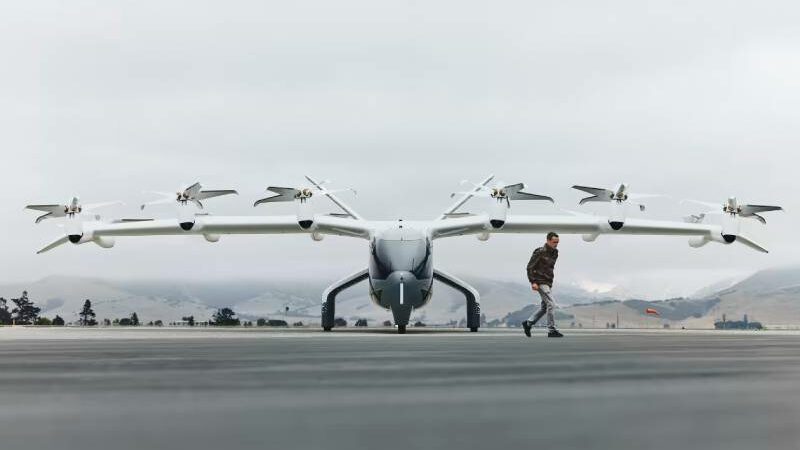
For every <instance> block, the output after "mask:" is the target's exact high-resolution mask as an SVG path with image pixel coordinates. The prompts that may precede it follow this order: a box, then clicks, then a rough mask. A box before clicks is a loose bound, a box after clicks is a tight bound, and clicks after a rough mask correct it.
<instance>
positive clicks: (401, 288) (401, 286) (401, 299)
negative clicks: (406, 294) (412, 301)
mask: <svg viewBox="0 0 800 450" xmlns="http://www.w3.org/2000/svg"><path fill="white" fill-rule="evenodd" d="M403 286H404V283H403V282H402V281H400V304H401V305H402V304H403Z"/></svg>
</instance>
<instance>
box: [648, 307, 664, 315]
mask: <svg viewBox="0 0 800 450" xmlns="http://www.w3.org/2000/svg"><path fill="white" fill-rule="evenodd" d="M644 313H645V314H652V315H654V316H660V315H661V314H659V313H658V311H656V309H655V308H647V309H645V310H644Z"/></svg>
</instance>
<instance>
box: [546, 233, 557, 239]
mask: <svg viewBox="0 0 800 450" xmlns="http://www.w3.org/2000/svg"><path fill="white" fill-rule="evenodd" d="M557 237H558V233H556V232H555V231H551V232H549V233H547V240H548V241H549V240H550V239H553V238H557Z"/></svg>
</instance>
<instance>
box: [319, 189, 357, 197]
mask: <svg viewBox="0 0 800 450" xmlns="http://www.w3.org/2000/svg"><path fill="white" fill-rule="evenodd" d="M320 192H321V193H322V194H323V195H325V194H338V193H340V192H352V193H353V195H358V192H356V190H355V189H353V188H343V189H333V190H328V189H322V190H320Z"/></svg>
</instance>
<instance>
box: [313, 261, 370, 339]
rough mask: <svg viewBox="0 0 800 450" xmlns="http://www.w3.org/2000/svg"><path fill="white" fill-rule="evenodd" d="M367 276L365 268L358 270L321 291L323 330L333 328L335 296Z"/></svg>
mask: <svg viewBox="0 0 800 450" xmlns="http://www.w3.org/2000/svg"><path fill="white" fill-rule="evenodd" d="M368 276H369V273H368V271H367V269H363V270H359V271H358V272H356V273H354V274H352V275H350V276H349V277H347V278H343V279H341V280H339V281H337V282H336V283H334V284H332V285H331V286H330V287H328V289H325V292H323V293H322V329H323V330H324V331H331V330H333V326H334V321H335V320H336V296H337V295H339V293H340V292H342V291H343V290H345V289H347V288H349V287H352V286H354V285H356V284H358V283H360V282H362V281H364V280H366V279H367V277H368Z"/></svg>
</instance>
